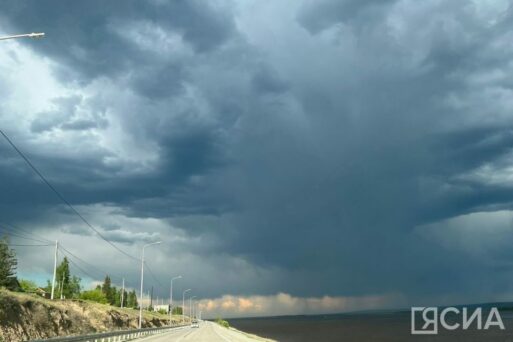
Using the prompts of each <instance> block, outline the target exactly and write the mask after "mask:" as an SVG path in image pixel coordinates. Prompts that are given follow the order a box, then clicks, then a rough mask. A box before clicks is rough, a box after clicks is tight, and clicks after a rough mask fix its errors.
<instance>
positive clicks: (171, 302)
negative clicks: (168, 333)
mask: <svg viewBox="0 0 513 342" xmlns="http://www.w3.org/2000/svg"><path fill="white" fill-rule="evenodd" d="M175 279H182V276H181V275H179V276H177V277H173V278H171V289H170V290H169V325H171V324H172V321H171V317H172V316H173V280H175Z"/></svg>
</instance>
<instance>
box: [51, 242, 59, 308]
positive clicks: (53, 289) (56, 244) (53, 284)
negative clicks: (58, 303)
mask: <svg viewBox="0 0 513 342" xmlns="http://www.w3.org/2000/svg"><path fill="white" fill-rule="evenodd" d="M58 249H59V241H55V258H54V262H53V281H52V296H51V297H50V299H52V300H53V297H54V294H55V278H56V277H57V251H58Z"/></svg>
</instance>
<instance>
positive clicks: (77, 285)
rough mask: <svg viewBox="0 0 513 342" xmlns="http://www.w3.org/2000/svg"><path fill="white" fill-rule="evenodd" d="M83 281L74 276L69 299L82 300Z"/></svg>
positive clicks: (70, 283)
mask: <svg viewBox="0 0 513 342" xmlns="http://www.w3.org/2000/svg"><path fill="white" fill-rule="evenodd" d="M81 281H82V279H80V277H77V276H72V277H71V280H70V282H69V285H68V289H67V290H68V292H67V294H68V297H67V298H80V292H81V291H82V285H81Z"/></svg>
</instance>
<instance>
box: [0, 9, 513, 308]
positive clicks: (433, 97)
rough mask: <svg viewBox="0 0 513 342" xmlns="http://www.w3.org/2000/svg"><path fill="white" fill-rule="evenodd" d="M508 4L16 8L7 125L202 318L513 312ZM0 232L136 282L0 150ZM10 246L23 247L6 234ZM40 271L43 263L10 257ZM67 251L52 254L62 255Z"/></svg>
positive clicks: (34, 273) (7, 68) (30, 273)
mask: <svg viewBox="0 0 513 342" xmlns="http://www.w3.org/2000/svg"><path fill="white" fill-rule="evenodd" d="M511 6H512V3H511V1H508V0H474V1H468V0H452V1H439V0H424V1H415V0H386V1H384V0H365V1H364V0H344V1H341V0H302V1H298V0H277V1H257V0H243V1H235V0H226V1H225V0H215V1H208V2H207V1H200V0H197V1H193V0H188V1H185V0H173V1H159V0H153V1H128V0H126V1H121V0H118V1H108V2H106V1H99V0H97V1H96V0H95V1H92V0H88V1H80V2H78V1H76V2H73V3H72V4H71V3H70V2H68V1H35V0H33V1H28V0H21V1H10V2H6V3H5V4H3V5H2V8H1V9H0V32H1V33H2V34H16V33H25V32H45V33H46V35H47V36H46V38H44V39H42V40H16V41H2V42H1V45H0V94H1V96H2V101H1V102H0V127H1V129H2V130H4V131H5V132H6V133H7V134H8V135H9V136H10V137H11V138H12V140H13V141H14V143H16V144H17V145H18V147H19V148H20V149H21V150H22V151H24V152H25V153H26V155H27V156H28V157H29V158H30V159H31V160H32V162H33V163H34V165H36V167H37V168H39V170H40V171H41V172H42V173H43V174H44V175H46V176H47V178H48V179H49V180H50V182H51V183H52V184H53V185H54V186H55V187H56V188H57V189H58V190H59V191H60V192H61V193H62V194H63V195H64V197H65V198H66V199H67V200H68V201H70V202H71V203H72V204H73V205H74V206H76V208H77V209H78V211H80V213H81V214H82V215H83V216H84V217H85V218H86V219H87V220H88V221H89V222H91V224H93V225H94V226H95V227H96V228H97V229H98V230H100V231H101V232H102V234H103V235H104V236H105V237H107V238H108V239H109V240H110V241H112V242H113V243H115V244H116V245H117V246H118V247H119V248H121V249H123V250H124V251H126V252H127V253H129V254H131V255H134V256H136V257H139V256H140V253H141V247H142V245H143V244H144V243H148V242H152V241H156V240H162V241H163V243H162V245H160V246H152V247H149V248H148V249H147V253H146V256H147V260H148V265H149V267H150V268H151V271H152V272H153V274H154V275H155V276H154V277H152V276H151V275H150V274H149V273H147V274H146V278H145V279H146V280H145V284H146V285H147V286H145V288H146V291H149V290H150V288H151V286H154V287H155V293H156V295H158V296H159V297H160V298H163V297H165V298H167V297H169V287H168V286H169V280H170V278H171V276H176V275H178V274H181V275H183V277H184V279H182V280H179V281H177V282H176V283H175V290H176V292H175V296H176V297H180V298H181V291H182V290H183V289H184V288H189V287H191V288H193V289H194V290H193V294H194V295H197V296H199V297H200V298H202V305H203V307H204V310H205V311H206V312H208V313H209V314H210V315H218V314H222V315H225V316H245V315H268V314H296V313H319V312H340V311H347V310H358V309H368V308H383V307H405V306H409V305H419V304H427V303H430V304H451V303H465V302H479V301H493V300H513V248H512V246H513V225H512V224H513V211H511V209H512V206H513V153H512V152H513V151H512V147H513V121H512V119H513V114H512V105H513V91H512V87H513V81H512V76H513V62H512V61H513V45H512V44H511V42H512V41H513V40H512V39H513V8H512V7H511ZM0 155H1V156H2V157H1V159H0V177H1V178H0V179H1V181H0V221H2V222H4V223H10V224H14V225H16V226H18V227H21V228H23V229H26V230H30V231H32V232H34V233H35V234H37V235H38V236H43V237H45V238H46V239H50V240H52V241H53V240H56V239H58V240H59V241H60V242H61V243H62V244H63V246H64V247H65V248H66V249H68V250H69V251H71V252H72V253H73V254H75V255H77V256H79V257H80V258H81V259H83V260H85V261H87V262H88V263H91V264H93V265H95V267H96V268H97V269H91V268H88V266H87V265H84V264H80V262H78V261H77V260H75V262H77V263H78V265H81V266H82V268H83V269H84V270H87V271H88V273H89V275H87V274H84V273H81V271H80V270H78V269H77V268H76V267H75V268H73V266H72V270H73V271H74V272H75V273H76V274H78V275H80V276H81V277H82V278H83V280H84V282H83V283H84V286H85V287H86V288H89V287H90V286H92V284H93V283H94V282H95V281H98V280H100V279H101V277H102V272H108V273H109V274H111V275H112V277H113V280H114V282H115V283H116V284H117V285H120V284H121V278H122V277H125V278H126V282H127V285H128V286H129V287H132V288H138V286H139V278H138V277H139V267H140V265H139V264H138V263H137V262H136V261H133V260H130V259H129V258H127V257H125V256H124V255H123V254H121V253H119V252H118V251H116V250H115V249H114V248H112V246H110V245H109V244H107V243H106V242H104V241H102V240H101V239H99V238H98V236H96V235H95V234H94V232H93V231H91V230H90V229H89V228H88V227H87V226H86V225H85V224H84V223H83V222H81V221H80V220H79V219H78V218H77V216H76V215H73V213H72V212H71V211H70V210H69V208H67V207H66V206H64V205H63V203H62V202H61V201H60V200H59V198H57V197H56V196H55V194H53V193H52V192H51V191H50V190H49V189H48V188H47V187H46V185H44V184H43V183H42V182H41V180H40V179H39V178H38V177H37V176H36V175H35V174H34V173H33V172H32V171H31V170H30V169H29V168H28V167H27V165H26V164H25V163H24V161H23V160H22V159H21V158H20V157H19V156H18V155H17V154H16V153H15V152H14V151H13V149H12V148H11V147H10V146H9V145H8V144H7V143H6V142H5V141H3V142H0ZM11 242H12V243H18V244H23V243H33V242H32V241H26V240H22V239H17V238H13V239H12V240H11ZM17 253H18V256H19V275H20V276H21V277H24V278H30V279H34V280H37V281H38V282H40V283H41V284H43V283H45V281H46V279H50V277H51V272H52V264H53V250H52V247H17ZM61 257H62V254H61Z"/></svg>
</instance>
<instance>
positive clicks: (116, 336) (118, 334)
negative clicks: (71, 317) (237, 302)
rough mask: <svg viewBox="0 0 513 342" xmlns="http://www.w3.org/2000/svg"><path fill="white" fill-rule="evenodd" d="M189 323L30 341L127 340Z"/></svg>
mask: <svg viewBox="0 0 513 342" xmlns="http://www.w3.org/2000/svg"><path fill="white" fill-rule="evenodd" d="M188 326H190V325H189V324H185V325H177V326H172V327H160V328H145V329H135V330H119V331H111V332H106V333H99V334H90V335H81V336H69V337H53V338H49V339H45V340H31V341H30V342H49V341H54V342H75V341H89V342H118V341H129V340H133V339H135V338H139V337H143V336H149V335H155V334H162V333H165V332H168V331H171V330H174V329H181V328H183V327H188Z"/></svg>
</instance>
